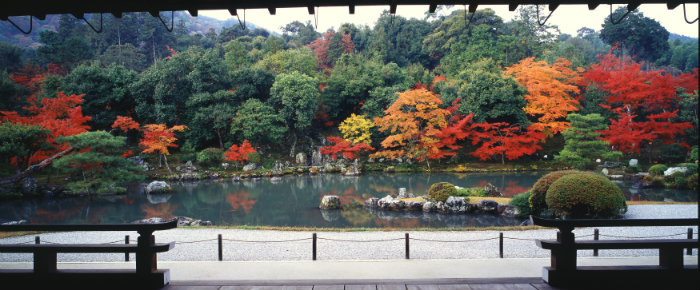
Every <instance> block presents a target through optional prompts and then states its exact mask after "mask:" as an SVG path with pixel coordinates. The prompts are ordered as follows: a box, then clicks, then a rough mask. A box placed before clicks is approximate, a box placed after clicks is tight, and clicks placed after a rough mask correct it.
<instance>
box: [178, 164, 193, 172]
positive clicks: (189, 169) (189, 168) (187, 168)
mask: <svg viewBox="0 0 700 290" xmlns="http://www.w3.org/2000/svg"><path fill="white" fill-rule="evenodd" d="M180 171H182V172H192V171H197V167H194V165H192V161H187V163H185V167H183V168H182V169H181V170H180Z"/></svg>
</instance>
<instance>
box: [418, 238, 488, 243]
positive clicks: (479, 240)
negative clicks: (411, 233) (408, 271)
mask: <svg viewBox="0 0 700 290" xmlns="http://www.w3.org/2000/svg"><path fill="white" fill-rule="evenodd" d="M411 240H414V241H421V242H438V243H466V242H483V241H490V240H498V237H495V238H487V239H475V240H459V241H455V240H428V239H416V238H411Z"/></svg>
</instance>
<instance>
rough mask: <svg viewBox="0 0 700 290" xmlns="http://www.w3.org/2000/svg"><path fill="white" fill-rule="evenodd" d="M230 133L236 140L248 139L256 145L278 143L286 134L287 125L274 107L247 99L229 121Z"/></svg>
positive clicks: (282, 140) (256, 100) (280, 142)
mask: <svg viewBox="0 0 700 290" xmlns="http://www.w3.org/2000/svg"><path fill="white" fill-rule="evenodd" d="M231 134H232V135H234V136H236V138H237V140H250V141H251V142H253V144H256V145H258V146H260V145H263V144H270V145H280V144H282V142H284V137H285V135H286V134H287V125H286V124H285V120H284V119H283V118H282V117H280V116H279V115H278V114H277V112H276V111H275V109H274V108H272V107H270V106H268V105H266V104H265V103H263V102H261V101H260V100H258V99H248V100H247V101H245V102H244V103H243V104H242V105H241V106H240V107H239V108H238V110H237V111H236V115H235V116H234V117H233V119H232V121H231Z"/></svg>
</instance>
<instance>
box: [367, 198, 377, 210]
mask: <svg viewBox="0 0 700 290" xmlns="http://www.w3.org/2000/svg"><path fill="white" fill-rule="evenodd" d="M378 203H379V198H376V197H370V198H368V199H367V200H365V206H366V207H368V208H377V206H378Z"/></svg>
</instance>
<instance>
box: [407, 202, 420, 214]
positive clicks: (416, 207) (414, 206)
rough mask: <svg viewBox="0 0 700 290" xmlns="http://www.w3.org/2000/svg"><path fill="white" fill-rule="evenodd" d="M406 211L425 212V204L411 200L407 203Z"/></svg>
mask: <svg viewBox="0 0 700 290" xmlns="http://www.w3.org/2000/svg"><path fill="white" fill-rule="evenodd" d="M406 210H408V211H421V210H423V202H421V201H418V200H410V201H408V202H406Z"/></svg>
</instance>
